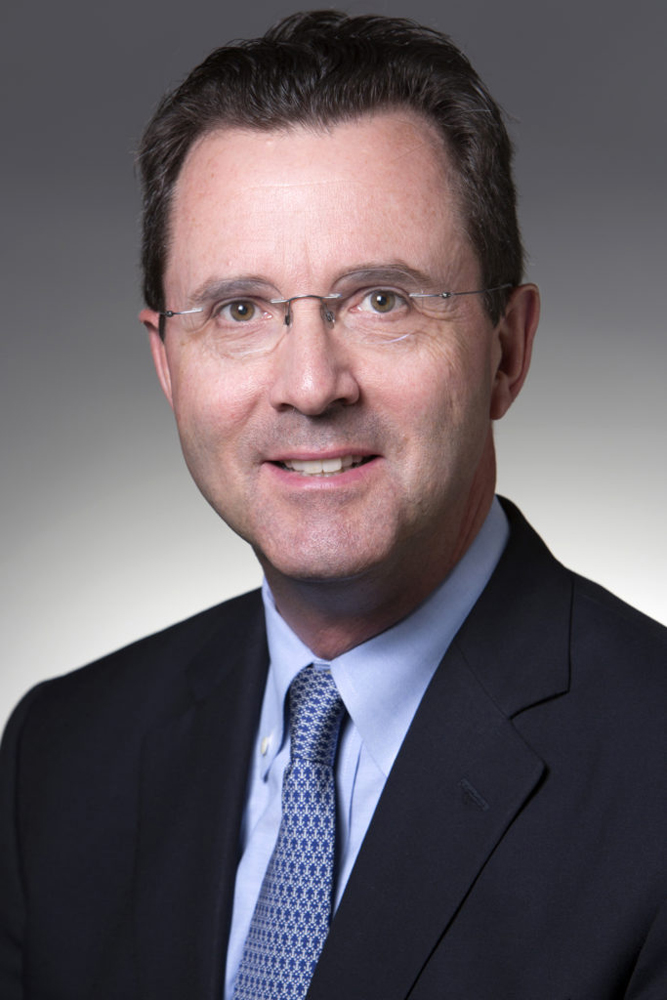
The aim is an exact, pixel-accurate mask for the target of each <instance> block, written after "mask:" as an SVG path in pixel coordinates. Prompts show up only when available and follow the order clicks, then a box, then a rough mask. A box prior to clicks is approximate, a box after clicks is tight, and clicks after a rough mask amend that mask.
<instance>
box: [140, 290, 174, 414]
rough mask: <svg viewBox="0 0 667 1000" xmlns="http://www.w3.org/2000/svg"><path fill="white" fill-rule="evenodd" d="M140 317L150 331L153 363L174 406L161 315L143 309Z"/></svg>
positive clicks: (170, 402) (171, 404) (164, 390)
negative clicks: (162, 334)
mask: <svg viewBox="0 0 667 1000" xmlns="http://www.w3.org/2000/svg"><path fill="white" fill-rule="evenodd" d="M139 319H140V320H141V322H142V323H143V324H144V326H145V327H146V329H147V331H148V339H149V343H150V348H151V354H152V355H153V364H154V365H155V371H156V372H157V377H158V378H159V380H160V385H161V386H162V391H163V392H164V394H165V396H166V397H167V399H168V400H169V405H170V406H171V408H172V409H173V408H174V399H173V395H172V391H171V372H170V371H169V360H168V358H167V349H166V347H165V343H164V340H163V339H162V337H161V336H160V315H159V313H156V312H155V311H154V310H153V309H142V310H141V312H140V313H139Z"/></svg>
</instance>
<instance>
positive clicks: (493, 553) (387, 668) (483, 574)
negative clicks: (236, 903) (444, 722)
mask: <svg viewBox="0 0 667 1000" xmlns="http://www.w3.org/2000/svg"><path fill="white" fill-rule="evenodd" d="M508 537H509V526H508V523H507V518H506V516H505V513H504V512H503V510H502V507H501V506H500V503H499V502H498V500H497V499H494V501H493V504H492V506H491V510H490V511H489V514H488V515H487V518H486V520H485V521H484V524H483V525H482V528H481V529H480V531H479V533H478V534H477V536H476V537H475V539H474V541H473V542H472V544H471V545H470V547H469V548H468V549H467V551H466V552H465V554H464V556H463V558H462V559H461V560H460V561H459V562H458V563H457V564H456V566H455V567H454V568H453V570H452V571H451V572H450V573H449V575H448V576H447V577H446V578H445V579H444V580H443V582H442V583H441V584H440V585H439V586H438V587H437V588H436V590H434V591H433V593H432V594H430V595H429V597H427V598H426V600H425V601H423V602H422V603H421V604H420V605H419V606H418V607H417V608H416V609H415V610H414V611H413V612H412V613H411V614H410V615H408V617H407V618H404V619H402V620H401V621H400V622H398V623H397V624H396V625H394V626H392V627H391V628H389V629H387V630H386V631H385V632H381V633H380V635H376V636H374V637H373V638H372V639H368V640H367V641H366V642H364V643H361V645H359V646H355V647H354V648H353V649H350V650H348V651H347V652H346V653H343V654H342V655H341V656H338V657H336V658H335V659H333V660H331V661H330V663H324V662H323V661H322V660H319V659H318V657H316V656H315V655H314V654H313V653H312V651H311V650H310V649H309V648H308V646H306V645H305V643H303V642H302V641H301V639H299V637H298V636H297V635H296V633H294V632H293V631H292V629H291V628H290V627H289V625H288V624H287V622H286V621H285V620H284V619H283V618H282V617H281V616H280V614H279V612H278V610H277V608H276V606H275V603H274V600H273V595H272V594H271V591H270V589H269V586H268V584H267V582H266V580H265V581H264V584H263V587H262V597H263V600H264V611H265V615H266V629H267V638H268V645H269V656H270V667H269V675H268V679H267V687H266V692H265V696H264V704H263V707H262V718H261V723H260V733H261V734H270V741H269V745H268V746H267V747H265V748H264V749H265V753H264V754H263V760H262V768H261V770H262V776H264V775H265V774H266V772H267V771H268V769H269V767H270V766H271V764H272V762H273V760H274V759H275V756H276V754H277V753H278V751H279V749H280V747H281V746H282V744H283V742H284V740H285V735H286V734H285V732H284V720H285V698H286V695H287V691H288V689H289V686H290V684H291V683H292V680H293V679H294V677H296V675H297V673H298V672H299V671H300V670H301V669H302V668H303V667H305V666H307V665H308V664H309V663H314V664H315V665H316V666H320V665H321V666H327V667H330V669H331V673H332V676H333V678H334V680H335V682H336V685H337V687H338V690H339V692H340V696H341V698H342V700H343V702H344V704H345V708H346V709H347V712H348V714H349V716H350V718H351V720H352V723H353V724H354V725H355V726H356V728H357V729H358V731H359V734H360V736H361V739H362V741H363V743H364V744H365V746H366V749H367V751H368V752H369V753H370V755H371V757H372V758H373V759H374V761H375V763H376V764H377V766H378V767H379V768H380V770H381V771H382V772H383V773H384V774H385V776H386V775H388V774H389V771H390V770H391V767H392V765H393V763H394V760H395V758H396V755H397V754H398V751H399V749H400V747H401V744H402V742H403V740H404V738H405V735H406V733H407V731H408V728H409V726H410V723H411V722H412V718H413V716H414V714H415V712H416V711H417V708H418V706H419V702H420V701H421V699H422V697H423V695H424V692H425V691H426V688H427V687H428V685H429V682H430V680H431V678H432V677H433V674H434V673H435V671H436V669H437V667H438V664H439V663H440V660H441V659H442V657H443V656H444V654H445V652H446V650H447V648H448V646H449V644H450V643H451V641H452V639H453V638H454V636H455V635H456V633H457V632H458V630H459V628H460V627H461V625H462V624H463V622H464V621H465V619H466V617H467V616H468V614H469V612H470V611H471V610H472V607H473V605H474V604H475V602H476V601H477V599H478V597H479V596H480V594H481V592H482V590H483V589H484V587H485V586H486V584H487V583H488V580H489V578H490V576H491V574H492V573H493V570H494V569H495V567H496V565H497V563H498V560H499V559H500V556H501V554H502V551H503V549H504V548H505V545H506V543H507V539H508Z"/></svg>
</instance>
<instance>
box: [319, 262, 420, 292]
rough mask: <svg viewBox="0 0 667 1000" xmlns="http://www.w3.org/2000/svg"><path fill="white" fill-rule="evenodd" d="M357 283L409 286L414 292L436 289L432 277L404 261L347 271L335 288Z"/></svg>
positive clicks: (366, 265)
mask: <svg viewBox="0 0 667 1000" xmlns="http://www.w3.org/2000/svg"><path fill="white" fill-rule="evenodd" d="M352 282H355V283H357V284H362V285H384V284H386V285H403V286H405V285H409V286H412V288H413V290H415V291H416V290H417V289H424V288H432V287H435V284H436V283H437V282H436V279H434V278H433V276H432V275H430V274H426V272H425V271H420V270H419V269H418V268H415V267H410V265H409V264H406V263H404V262H403V261H400V262H396V263H382V264H363V265H360V266H359V267H355V268H352V269H351V270H349V271H345V272H344V273H343V274H341V275H339V277H338V278H337V279H336V281H335V282H334V286H333V287H334V288H335V287H336V286H339V285H343V286H344V285H346V284H350V283H352Z"/></svg>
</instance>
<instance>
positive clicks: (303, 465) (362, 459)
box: [274, 455, 376, 476]
mask: <svg viewBox="0 0 667 1000" xmlns="http://www.w3.org/2000/svg"><path fill="white" fill-rule="evenodd" d="M375 457H376V456H375V455H341V457H340V458H308V459H299V458H290V459H285V461H283V462H275V463H274V464H275V465H277V466H278V468H279V469H287V470H288V471H289V472H298V473H300V474H301V475H302V476H336V475H338V474H339V473H341V472H347V470H348V469H356V468H358V467H359V466H360V465H366V463H367V462H371V461H372V460H373V459H374V458H375Z"/></svg>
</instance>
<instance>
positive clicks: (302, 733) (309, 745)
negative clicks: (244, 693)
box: [290, 666, 343, 767]
mask: <svg viewBox="0 0 667 1000" xmlns="http://www.w3.org/2000/svg"><path fill="white" fill-rule="evenodd" d="M342 717H343V702H342V701H341V697H340V695H339V694H338V689H337V687H336V684H335V681H334V679H333V677H332V676H331V673H330V671H329V670H319V669H317V668H316V667H313V666H309V667H304V669H303V670H301V672H300V673H298V674H297V675H296V677H295V678H294V680H293V681H292V684H291V686H290V738H291V750H290V759H291V760H292V761H294V760H308V761H312V762H313V763H317V764H325V765H326V766H328V767H332V766H333V762H334V757H335V754H336V746H337V743H338V731H339V729H340V724H341V719H342Z"/></svg>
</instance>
